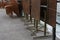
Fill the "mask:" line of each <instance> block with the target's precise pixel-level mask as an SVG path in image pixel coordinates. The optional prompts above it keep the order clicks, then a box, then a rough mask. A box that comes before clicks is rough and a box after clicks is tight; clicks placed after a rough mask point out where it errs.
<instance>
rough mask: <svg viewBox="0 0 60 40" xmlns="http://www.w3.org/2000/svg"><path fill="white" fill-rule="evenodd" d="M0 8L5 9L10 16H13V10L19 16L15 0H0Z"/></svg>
mask: <svg viewBox="0 0 60 40" xmlns="http://www.w3.org/2000/svg"><path fill="white" fill-rule="evenodd" d="M1 6H2V8H4V9H6V14H7V15H8V16H10V17H12V16H13V12H14V13H15V14H16V15H17V16H18V17H20V13H19V7H18V2H17V1H16V0H9V1H6V0H2V5H1Z"/></svg>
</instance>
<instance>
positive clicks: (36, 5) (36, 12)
mask: <svg viewBox="0 0 60 40" xmlns="http://www.w3.org/2000/svg"><path fill="white" fill-rule="evenodd" d="M40 3H41V1H40V0H31V15H32V17H33V18H35V20H40Z"/></svg>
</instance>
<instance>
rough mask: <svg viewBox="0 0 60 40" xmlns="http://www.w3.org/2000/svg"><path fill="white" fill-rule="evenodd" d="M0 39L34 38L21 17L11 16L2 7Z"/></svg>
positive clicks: (20, 39)
mask: <svg viewBox="0 0 60 40" xmlns="http://www.w3.org/2000/svg"><path fill="white" fill-rule="evenodd" d="M0 40H33V39H32V37H31V36H30V32H28V31H27V30H26V29H25V26H24V22H22V21H21V20H20V18H17V17H15V18H10V17H9V16H7V15H6V12H5V10H4V9H0Z"/></svg>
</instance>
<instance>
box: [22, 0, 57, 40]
mask: <svg viewBox="0 0 60 40" xmlns="http://www.w3.org/2000/svg"><path fill="white" fill-rule="evenodd" d="M22 6H23V12H24V14H25V15H24V16H25V17H24V18H25V21H26V20H28V21H26V23H27V22H31V24H32V18H33V19H34V21H33V22H34V24H33V25H34V27H32V26H31V27H28V29H29V30H30V31H31V32H32V34H31V35H33V36H35V37H33V38H39V37H42V38H43V37H48V36H50V35H47V33H48V32H47V26H46V24H49V25H51V26H52V28H53V30H52V33H53V39H52V40H56V39H55V37H56V7H57V0H22ZM29 15H30V16H29ZM29 17H30V19H29ZM40 20H42V21H43V22H44V30H40V29H41V28H40V29H39V27H41V26H38V24H39V23H40ZM26 23H25V24H26ZM28 25H29V24H28ZM39 31H42V32H44V36H36V33H38V32H39Z"/></svg>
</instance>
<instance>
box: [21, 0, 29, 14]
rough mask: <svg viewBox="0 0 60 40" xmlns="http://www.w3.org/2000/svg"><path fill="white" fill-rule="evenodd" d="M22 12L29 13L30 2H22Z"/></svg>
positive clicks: (26, 0)
mask: <svg viewBox="0 0 60 40" xmlns="http://www.w3.org/2000/svg"><path fill="white" fill-rule="evenodd" d="M22 4H23V10H24V12H25V13H27V14H29V13H30V0H22Z"/></svg>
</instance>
